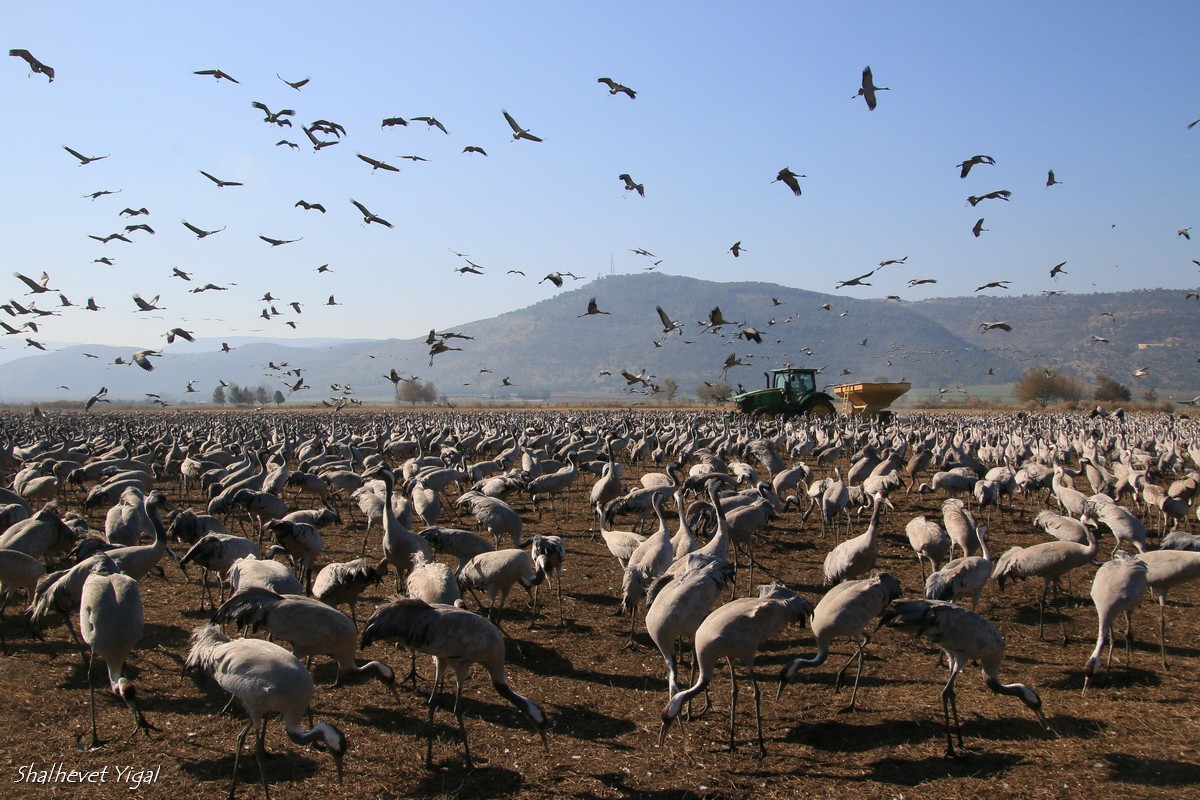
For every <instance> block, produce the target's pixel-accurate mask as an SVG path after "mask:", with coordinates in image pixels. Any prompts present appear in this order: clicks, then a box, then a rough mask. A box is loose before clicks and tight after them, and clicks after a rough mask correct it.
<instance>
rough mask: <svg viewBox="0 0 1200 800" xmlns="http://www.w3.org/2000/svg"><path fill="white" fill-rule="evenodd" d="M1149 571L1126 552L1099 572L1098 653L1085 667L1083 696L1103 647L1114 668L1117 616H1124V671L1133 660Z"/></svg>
mask: <svg viewBox="0 0 1200 800" xmlns="http://www.w3.org/2000/svg"><path fill="white" fill-rule="evenodd" d="M1148 577H1149V568H1148V567H1147V566H1146V563H1145V562H1144V561H1139V560H1138V559H1137V558H1136V557H1134V556H1131V555H1129V554H1128V553H1125V552H1123V551H1116V552H1115V553H1114V555H1113V560H1112V561H1106V562H1105V563H1104V564H1102V565H1101V566H1100V569H1098V570H1096V577H1095V578H1093V579H1092V603H1094V604H1095V606H1096V618H1097V619H1098V620H1099V623H1100V629H1099V632H1098V633H1097V634H1096V649H1095V650H1093V651H1092V654H1091V656H1089V657H1088V660H1087V663H1086V664H1085V665H1084V667H1083V694H1085V695H1086V694H1087V689H1088V684H1089V683H1091V681H1092V676H1093V675H1095V674H1096V670H1097V668H1098V667H1099V666H1100V656H1101V654H1102V653H1103V652H1104V644H1105V642H1108V663H1107V664H1105V669H1108V668H1110V667H1111V666H1112V646H1113V642H1112V623H1113V619H1114V618H1115V617H1116V616H1117V614H1124V615H1125V669H1127V670H1128V669H1129V667H1130V664H1131V663H1132V660H1133V612H1134V609H1136V608H1137V607H1138V604H1139V603H1141V602H1142V598H1143V597H1145V596H1146V587H1147V586H1148V585H1149V583H1148V582H1147V578H1148Z"/></svg>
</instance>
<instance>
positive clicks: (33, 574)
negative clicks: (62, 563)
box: [0, 550, 46, 655]
mask: <svg viewBox="0 0 1200 800" xmlns="http://www.w3.org/2000/svg"><path fill="white" fill-rule="evenodd" d="M45 574H46V568H45V567H44V566H42V562H40V561H38V560H37V559H36V558H34V557H33V556H30V555H26V554H25V553H22V552H19V551H17V550H0V595H3V597H2V598H0V623H2V622H3V615H4V608H5V606H7V605H8V600H9V598H11V597H12V595H13V593H14V592H18V591H21V590H24V591H25V594H26V596H28V597H29V599H30V600H31V601H32V600H33V593H34V590H35V589H36V588H37V584H38V581H39V580H41V578H42V577H43V576H44V575H45ZM0 652H3V653H4V654H5V655H8V646H7V645H5V643H4V636H3V635H0Z"/></svg>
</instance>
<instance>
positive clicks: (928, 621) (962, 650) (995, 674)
mask: <svg viewBox="0 0 1200 800" xmlns="http://www.w3.org/2000/svg"><path fill="white" fill-rule="evenodd" d="M881 624H882V625H889V626H891V627H893V628H899V629H900V630H905V631H908V632H910V633H912V634H914V635H916V636H923V637H925V638H926V639H928V640H929V641H930V642H932V643H933V644H935V645H937V646H938V647H940V648H941V649H942V652H943V653H945V654H946V660H947V662H948V663H949V664H950V678H949V679H948V680H947V681H946V686H945V688H943V689H942V714H943V716H944V717H945V719H946V757H947V758H954V756H955V753H954V740H953V738H952V737H951V728H950V716H951V713H952V712H953V715H954V729H953V731H954V733H957V734H958V746H959V749H962V748H963V747H964V745H963V740H962V726H961V725H960V724H959V722H958V704H957V702H956V701H955V695H954V679H955V678H957V677H958V673H959V672H961V671H962V669H963V667H965V666H966V665H967V663H968V662H969V661H978V662H980V664H981V665H982V667H983V683H984V685H985V686H987V688H988V689H990V690H992V691H993V692H995V693H996V694H1004V695H1011V696H1013V697H1016V698H1018V699H1019V700H1020V701H1021V702H1022V703H1024V704H1025V706H1026V708H1028V709H1029V710H1030V711H1032V712H1033V713H1034V714H1036V715H1037V718H1038V722H1039V723H1040V724H1041V726H1042V729H1043V730H1047V731H1048V730H1050V724H1049V723H1048V722H1046V717H1045V716H1044V715H1043V714H1042V698H1041V697H1039V696H1038V693H1037V692H1035V691H1034V690H1033V689H1032V688H1030V687H1028V686H1026V685H1025V684H1023V683H1007V684H1006V683H1001V682H1000V667H1001V665H1002V664H1003V663H1004V637H1003V636H1001V635H1000V632H999V631H998V630H996V626H995V625H993V624H992V623H990V622H988V621H987V619H985V618H984V617H982V616H980V615H979V614H976V613H975V612H974V611H968V610H967V609H965V608H962V607H960V606H956V605H954V604H953V603H944V602H941V601H939V600H900V601H898V602H896V603H893V604H892V605H891V606H890V607H889V608H888V609H887V610H886V611H884V612H883V619H882V622H881Z"/></svg>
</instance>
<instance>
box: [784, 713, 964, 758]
mask: <svg viewBox="0 0 1200 800" xmlns="http://www.w3.org/2000/svg"><path fill="white" fill-rule="evenodd" d="M944 735H945V733H944V731H943V730H942V729H941V728H940V727H934V726H932V725H929V724H928V723H921V722H916V721H913V720H895V719H885V720H880V721H879V722H878V723H877V724H874V725H872V724H862V725H855V724H852V723H850V722H843V721H842V720H825V721H823V722H814V723H802V724H799V725H796V726H794V727H793V728H791V729H790V730H789V731H788V732H787V733H786V734H784V736H783V740H784V741H785V742H789V743H792V744H802V745H805V746H806V747H811V748H812V749H814V750H825V751H828V752H839V753H860V752H867V751H869V750H875V749H877V748H878V747H881V746H882V747H898V746H900V745H906V744H911V743H913V742H923V741H926V740H928V739H936V738H939V737H942V736H944Z"/></svg>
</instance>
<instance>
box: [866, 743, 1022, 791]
mask: <svg viewBox="0 0 1200 800" xmlns="http://www.w3.org/2000/svg"><path fill="white" fill-rule="evenodd" d="M956 752H957V753H958V756H957V757H956V758H946V757H945V756H943V755H927V756H925V757H924V758H914V759H906V758H881V759H879V760H878V761H873V762H871V763H870V764H868V765H867V769H866V770H865V771H863V773H862V774H861V775H860V776H844V777H843V779H844V780H860V781H867V782H879V783H890V784H893V785H895V786H919V785H921V784H923V783H927V782H929V781H933V780H936V779H938V778H940V777H943V776H944V777H947V778H976V779H978V778H983V779H986V778H988V777H994V776H998V775H1003V774H1004V773H1006V772H1008V771H1010V770H1012V769H1013V768H1014V767H1016V766H1017V765H1019V764H1022V763H1024V761H1025V759H1024V758H1022V757H1021V756H1019V755H1013V754H1011V753H979V752H974V751H971V750H962V749H960V750H957V751H956Z"/></svg>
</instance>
